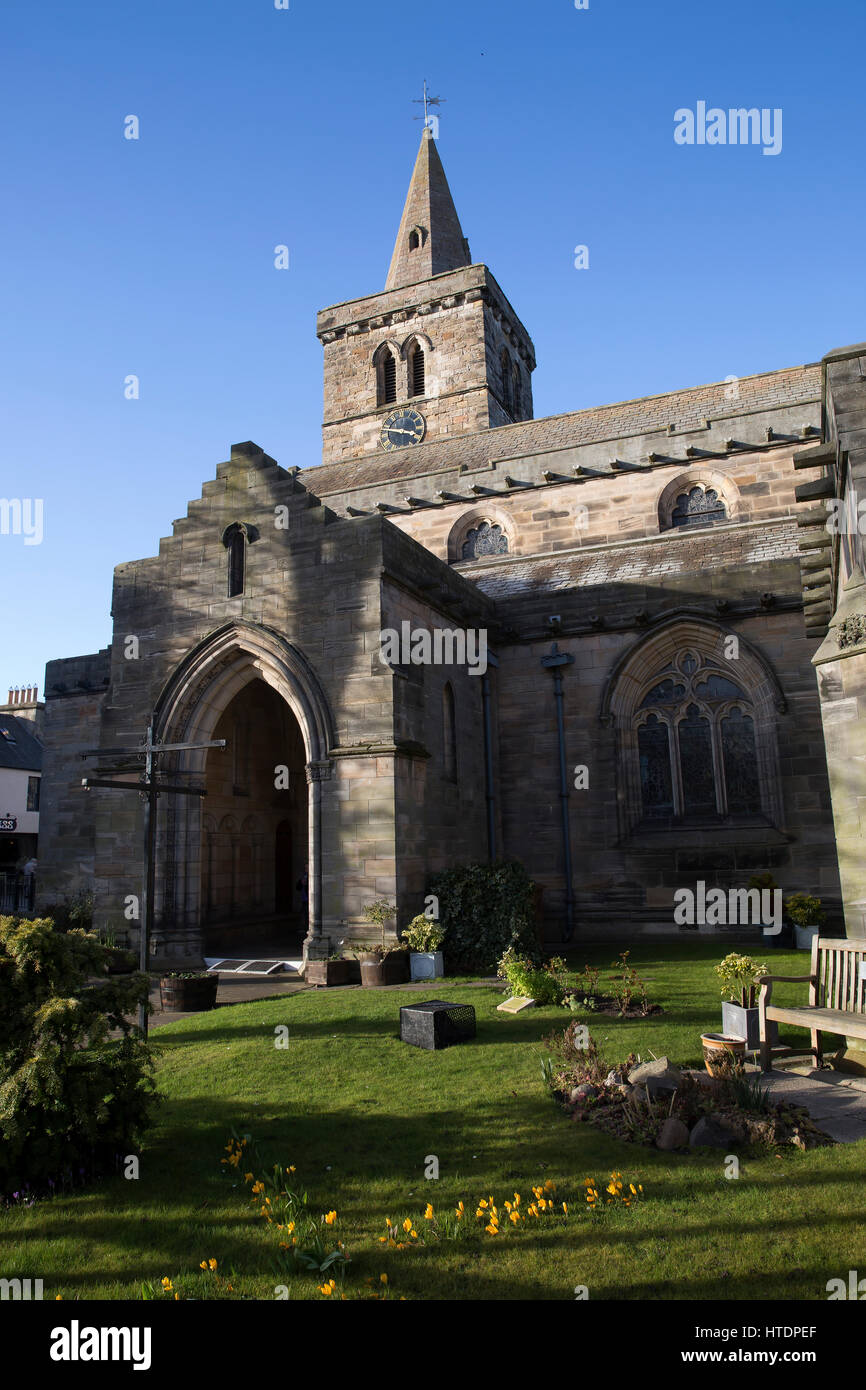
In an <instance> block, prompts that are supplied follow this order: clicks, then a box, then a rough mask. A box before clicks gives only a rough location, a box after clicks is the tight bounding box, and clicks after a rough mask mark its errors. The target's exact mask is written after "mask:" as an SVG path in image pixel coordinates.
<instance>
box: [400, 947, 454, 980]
mask: <svg viewBox="0 0 866 1390" xmlns="http://www.w3.org/2000/svg"><path fill="white" fill-rule="evenodd" d="M409 970H410V972H411V975H412V979H413V980H436V979H438V978H439V976H440V975H444V974H445V961H444V958H443V955H442V952H441V951H410V952H409Z"/></svg>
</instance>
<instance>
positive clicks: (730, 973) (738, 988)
mask: <svg viewBox="0 0 866 1390" xmlns="http://www.w3.org/2000/svg"><path fill="white" fill-rule="evenodd" d="M767 973H768V967H767V966H766V965H759V964H758V962H757V961H756V960H753V958H752V957H751V956H741V955H738V953H737V952H736V951H731V953H730V955H727V956H725V959H724V960H723V961H722V962H721V963H720V964H719V965H717V966H716V974H717V975H718V977H719V979H720V980H721V982H722V998H723V999H729V1000H730V1002H731V1003H732V1004H740V1005H742V1007H743V1008H744V1009H753V1008H754V1007H755V992H756V990H757V988H758V981H759V979H760V977H761V976H762V975H766V974H767Z"/></svg>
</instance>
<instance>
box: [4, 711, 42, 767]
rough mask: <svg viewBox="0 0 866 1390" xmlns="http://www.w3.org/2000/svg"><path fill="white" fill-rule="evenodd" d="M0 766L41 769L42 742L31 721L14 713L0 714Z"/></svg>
mask: <svg viewBox="0 0 866 1390" xmlns="http://www.w3.org/2000/svg"><path fill="white" fill-rule="evenodd" d="M0 767H10V768H18V769H19V770H20V771H22V772H41V771H42V744H41V743H40V742H39V739H38V738H37V737H36V734H35V732H34V729H33V723H32V721H31V720H29V719H19V718H18V717H17V715H14V714H0Z"/></svg>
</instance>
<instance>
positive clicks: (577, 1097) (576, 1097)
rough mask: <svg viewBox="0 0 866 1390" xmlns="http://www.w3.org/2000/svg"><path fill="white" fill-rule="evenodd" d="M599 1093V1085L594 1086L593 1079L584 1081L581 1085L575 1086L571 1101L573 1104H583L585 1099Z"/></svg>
mask: <svg viewBox="0 0 866 1390" xmlns="http://www.w3.org/2000/svg"><path fill="white" fill-rule="evenodd" d="M597 1095H598V1087H597V1086H593V1084H592V1082H591V1081H582V1082H581V1084H580V1085H579V1086H575V1088H574V1090H573V1091H572V1093H571V1102H572V1104H573V1105H579V1104H582V1102H583V1101H586V1100H589V1099H590V1098H591V1097H593V1096H597Z"/></svg>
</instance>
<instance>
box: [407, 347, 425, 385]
mask: <svg viewBox="0 0 866 1390" xmlns="http://www.w3.org/2000/svg"><path fill="white" fill-rule="evenodd" d="M409 395H410V396H423V395H424V349H423V348H422V347H421V346H419V344H418V343H416V344H415V346H414V347H413V348H412V351H411V353H410V354H409Z"/></svg>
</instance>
